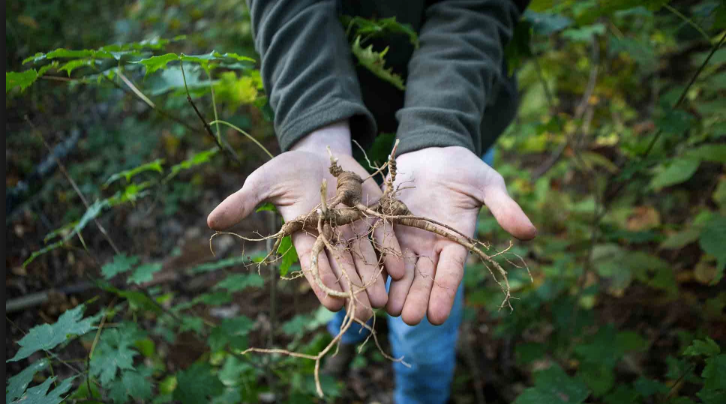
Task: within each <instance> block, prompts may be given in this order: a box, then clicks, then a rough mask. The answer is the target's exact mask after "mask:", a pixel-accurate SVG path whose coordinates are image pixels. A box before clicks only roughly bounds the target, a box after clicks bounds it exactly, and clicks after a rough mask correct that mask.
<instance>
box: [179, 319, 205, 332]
mask: <svg viewBox="0 0 726 404" xmlns="http://www.w3.org/2000/svg"><path fill="white" fill-rule="evenodd" d="M203 329H204V320H203V319H202V318H200V317H192V316H184V317H182V322H181V326H179V332H186V331H194V332H196V333H197V334H201V333H202V330H203Z"/></svg>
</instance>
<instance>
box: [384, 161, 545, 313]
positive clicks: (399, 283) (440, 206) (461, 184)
mask: <svg viewBox="0 0 726 404" xmlns="http://www.w3.org/2000/svg"><path fill="white" fill-rule="evenodd" d="M396 163H397V166H398V175H397V178H396V182H397V183H396V185H399V184H401V183H406V184H404V186H403V187H402V188H406V187H407V186H408V187H409V188H407V189H403V190H402V191H401V192H400V194H399V195H398V198H399V199H400V200H401V201H402V202H404V203H405V204H406V205H407V206H408V208H409V210H410V211H411V213H412V214H414V215H416V216H422V217H426V218H429V219H434V220H437V221H439V222H442V223H444V224H447V225H449V226H452V227H454V228H455V229H457V230H459V231H460V232H462V233H464V234H466V235H467V236H470V237H471V236H473V235H474V230H475V227H476V218H477V215H478V214H479V210H480V208H481V206H482V205H487V206H488V207H489V210H490V211H491V212H492V214H493V215H494V217H495V218H496V219H497V222H499V225H500V226H502V228H504V230H506V231H507V232H509V233H510V234H511V235H513V236H514V237H516V238H518V239H520V240H530V239H532V238H534V237H535V235H536V234H537V230H536V229H535V228H534V226H533V225H532V222H530V220H529V219H528V218H527V216H526V215H525V214H524V212H522V209H521V208H520V207H519V205H517V203H516V202H514V201H513V200H512V198H510V197H509V194H508V193H507V189H506V187H505V185H504V180H503V179H502V176H501V175H499V173H497V172H496V171H494V170H493V169H492V168H491V167H489V166H488V165H486V164H485V163H484V162H483V161H482V160H481V159H480V158H479V157H477V156H476V155H474V153H472V152H471V151H469V150H467V149H465V148H463V147H444V148H439V147H432V148H428V149H423V150H419V151H415V152H411V153H407V154H404V155H401V156H400V157H398V159H397V160H396ZM395 233H396V237H397V238H398V241H399V242H400V245H401V248H402V250H403V254H404V262H405V268H406V274H405V276H404V277H403V278H402V279H400V280H394V281H393V282H392V283H391V288H390V290H389V297H388V305H387V311H388V313H389V314H391V315H393V316H398V315H401V316H402V317H403V321H404V322H405V323H406V324H409V325H415V324H418V323H419V322H420V321H421V320H422V319H423V317H424V315H426V314H428V320H429V322H431V323H432V324H436V325H438V324H442V323H443V322H444V321H446V319H447V318H448V317H449V313H450V312H451V307H452V306H453V304H454V297H455V296H456V291H457V289H458V287H459V284H460V283H461V280H462V278H463V277H464V263H465V262H466V257H467V254H468V251H467V249H466V248H464V247H462V246H461V245H459V244H456V243H454V242H452V241H450V240H447V239H445V238H443V237H441V236H438V235H436V234H434V233H430V232H427V231H424V230H419V229H416V228H411V227H405V226H396V227H395Z"/></svg>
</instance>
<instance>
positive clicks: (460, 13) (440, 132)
mask: <svg viewBox="0 0 726 404" xmlns="http://www.w3.org/2000/svg"><path fill="white" fill-rule="evenodd" d="M520 3H521V2H520ZM523 8H524V7H523V6H522V5H519V6H518V5H517V4H515V3H514V2H512V1H509V0H487V1H481V0H479V1H477V0H449V1H441V2H438V3H435V4H433V5H431V6H429V7H428V8H427V9H426V12H425V21H424V23H423V25H422V27H421V31H420V33H419V38H420V43H421V45H420V47H419V49H417V50H416V51H415V52H414V54H413V57H412V58H411V61H410V62H409V65H408V79H407V82H406V97H405V102H404V107H403V108H402V109H401V110H399V111H398V113H397V115H396V117H397V118H398V121H399V126H398V137H399V138H400V139H401V143H400V145H399V147H400V149H399V150H400V153H406V152H410V151H415V150H419V149H423V148H426V147H445V146H462V147H466V148H468V149H469V150H472V151H473V152H475V153H477V154H481V153H482V150H481V144H482V140H481V136H486V135H487V128H483V127H481V126H482V118H483V116H484V110H485V108H486V105H487V102H488V101H490V100H489V97H492V96H493V93H494V92H495V91H496V87H497V86H498V84H499V83H500V82H502V81H504V79H505V78H506V77H504V76H506V74H507V72H506V70H503V69H502V66H503V61H504V47H505V46H506V44H507V43H508V42H509V40H510V38H511V36H512V34H513V31H514V26H515V24H516V23H517V22H518V20H519V17H520V14H521V12H522V11H523V10H522V9H523ZM496 135H498V134H495V135H493V136H496Z"/></svg>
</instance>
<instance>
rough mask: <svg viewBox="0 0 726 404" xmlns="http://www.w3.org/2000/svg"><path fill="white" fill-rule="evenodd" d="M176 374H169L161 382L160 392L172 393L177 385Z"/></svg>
mask: <svg viewBox="0 0 726 404" xmlns="http://www.w3.org/2000/svg"><path fill="white" fill-rule="evenodd" d="M177 385H178V384H177V381H176V376H167V377H165V378H164V380H162V381H161V383H159V393H161V394H171V393H173V392H174V390H176V387H177Z"/></svg>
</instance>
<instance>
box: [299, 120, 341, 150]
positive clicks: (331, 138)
mask: <svg viewBox="0 0 726 404" xmlns="http://www.w3.org/2000/svg"><path fill="white" fill-rule="evenodd" d="M350 138H351V136H350V124H349V122H348V120H347V119H344V120H342V121H337V122H333V123H331V124H330V125H327V126H324V127H322V128H320V129H316V130H314V131H312V132H310V133H309V134H307V135H305V137H303V138H302V139H300V140H299V141H297V142H296V143H295V144H294V145H293V146H292V147H291V148H290V150H302V151H307V152H311V153H325V154H326V155H327V153H328V151H327V147H330V151H331V152H332V153H333V154H334V155H335V154H337V155H348V156H350V155H352V154H353V149H352V146H351V142H350Z"/></svg>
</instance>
